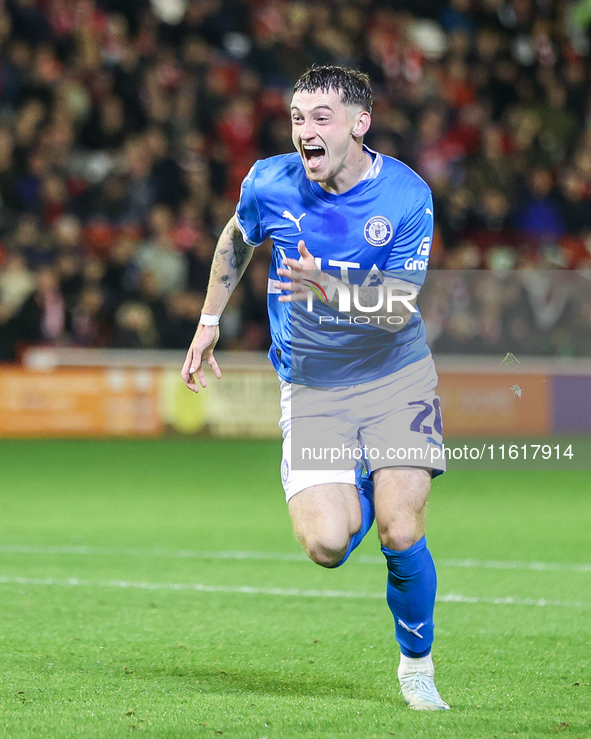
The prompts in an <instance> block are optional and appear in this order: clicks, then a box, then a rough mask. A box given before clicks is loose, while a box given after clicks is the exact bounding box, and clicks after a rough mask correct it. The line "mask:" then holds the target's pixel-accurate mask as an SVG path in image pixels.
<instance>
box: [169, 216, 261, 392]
mask: <svg viewBox="0 0 591 739" xmlns="http://www.w3.org/2000/svg"><path fill="white" fill-rule="evenodd" d="M253 253H254V247H253V246H249V245H248V244H246V243H244V241H243V239H242V235H241V232H240V230H239V228H238V224H237V222H236V216H232V218H230V220H229V221H228V223H227V224H226V227H225V228H224V230H223V231H222V234H221V236H220V238H219V240H218V243H217V246H216V250H215V254H214V256H213V262H212V265H211V272H210V275H209V284H208V286H207V295H206V297H205V302H204V304H203V311H202V315H203V314H205V316H221V314H222V311H223V310H224V308H225V307H226V305H227V303H228V300H229V299H230V296H231V295H232V293H233V292H234V288H235V287H236V285H237V284H238V282H239V281H240V278H241V277H242V275H243V274H244V270H245V269H246V267H247V266H248V263H249V262H250V260H251V259H252V255H253ZM219 337H220V331H219V327H218V326H205V325H204V324H203V323H201V322H200V323H199V324H198V326H197V331H196V332H195V336H194V337H193V341H192V342H191V346H190V347H189V351H188V352H187V357H186V359H185V363H184V364H183V369H182V370H181V377H182V378H183V380H184V382H185V385H186V386H187V387H188V388H189V390H192V391H193V392H195V393H198V392H199V385H201V387H207V381H206V379H205V374H204V372H203V362H204V361H205V362H207V363H208V364H209V366H210V367H211V368H212V370H213V372H214V374H215V376H216V377H217V378H218V379H219V378H220V377H221V376H222V373H221V372H220V368H219V367H218V364H217V362H216V361H215V359H214V356H213V350H214V348H215V345H216V344H217V342H218V339H219ZM194 375H197V379H198V380H199V385H198V384H197V382H196V381H195V377H194Z"/></svg>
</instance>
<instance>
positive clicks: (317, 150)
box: [291, 90, 369, 182]
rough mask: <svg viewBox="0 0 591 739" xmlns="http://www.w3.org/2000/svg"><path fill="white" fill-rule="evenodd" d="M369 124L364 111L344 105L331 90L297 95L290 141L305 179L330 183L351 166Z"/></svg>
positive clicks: (293, 109)
mask: <svg viewBox="0 0 591 739" xmlns="http://www.w3.org/2000/svg"><path fill="white" fill-rule="evenodd" d="M368 121H369V114H368V113H367V112H365V111H361V109H360V108H359V107H357V106H353V105H343V103H342V102H341V96H340V93H338V92H336V91H334V90H329V91H328V92H322V91H321V90H316V92H296V93H295V94H294V96H293V99H292V101H291V132H292V140H293V143H294V146H295V148H296V149H297V150H298V152H299V154H300V156H301V157H302V162H303V163H304V167H305V170H306V176H307V177H308V179H310V180H314V181H315V182H329V181H331V180H334V178H335V176H338V175H339V173H341V172H342V173H343V174H344V173H346V170H347V168H348V167H349V168H350V167H354V161H353V160H355V159H358V158H359V137H360V136H363V134H364V133H365V131H366V130H367V128H368V127H369V123H368Z"/></svg>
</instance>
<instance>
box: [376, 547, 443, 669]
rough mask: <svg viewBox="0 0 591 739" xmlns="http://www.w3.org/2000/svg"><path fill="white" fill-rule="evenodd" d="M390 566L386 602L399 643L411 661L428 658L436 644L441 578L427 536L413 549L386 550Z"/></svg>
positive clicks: (383, 550) (384, 548)
mask: <svg viewBox="0 0 591 739" xmlns="http://www.w3.org/2000/svg"><path fill="white" fill-rule="evenodd" d="M382 552H383V553H384V556H385V557H386V561H387V563H388V586H387V588H386V600H387V601H388V605H389V606H390V610H391V611H392V615H393V616H394V623H395V625H396V641H397V642H398V644H400V651H401V652H402V654H404V655H406V656H407V657H425V656H426V655H427V654H429V652H430V651H431V645H432V644H433V628H434V624H433V610H434V608H435V592H436V590H437V575H436V574H435V565H434V564H433V557H432V556H431V552H430V551H429V550H428V549H427V540H426V538H425V537H424V536H423V538H422V539H419V541H417V543H416V544H413V546H412V547H410V549H405V550H404V551H402V552H397V551H395V550H394V549H388V548H387V547H382Z"/></svg>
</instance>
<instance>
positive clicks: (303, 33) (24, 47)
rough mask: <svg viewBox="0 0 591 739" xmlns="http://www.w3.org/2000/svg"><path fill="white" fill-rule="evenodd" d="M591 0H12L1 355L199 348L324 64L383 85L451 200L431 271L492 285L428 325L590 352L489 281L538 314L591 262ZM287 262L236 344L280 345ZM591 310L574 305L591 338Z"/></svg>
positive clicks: (442, 338) (3, 99) (226, 329)
mask: <svg viewBox="0 0 591 739" xmlns="http://www.w3.org/2000/svg"><path fill="white" fill-rule="evenodd" d="M588 5H589V3H588V2H587V0H579V1H578V2H574V3H572V2H570V0H569V1H568V2H567V1H566V0H562V1H561V0H413V2H412V3H411V2H410V0H408V1H407V0H357V1H356V2H347V0H326V1H323V0H320V1H316V0H315V1H314V2H312V1H311V0H4V2H1V1H0V205H1V207H0V361H12V360H14V359H16V358H18V356H19V352H20V350H21V349H22V348H23V347H24V346H26V345H27V344H31V343H51V344H57V345H69V346H87V347H92V346H95V347H96V346H112V347H130V348H132V347H146V348H148V347H153V348H155V347H163V348H186V347H187V346H188V344H189V342H190V340H191V337H192V335H193V333H194V330H195V325H196V322H197V320H198V317H199V313H200V310H201V306H202V303H203V296H204V291H205V289H206V286H207V277H208V272H209V264H210V261H211V257H212V254H213V250H214V247H215V242H216V239H217V237H218V236H219V234H220V232H221V230H222V228H223V226H224V225H225V223H226V222H227V220H228V219H229V218H230V216H231V215H232V213H233V211H234V207H235V202H236V200H237V197H238V193H239V187H240V182H241V180H242V178H243V177H244V176H245V174H246V173H247V171H248V169H249V168H250V166H251V164H252V163H253V161H255V160H256V159H257V158H260V157H267V156H272V155H275V154H280V153H285V152H289V151H291V150H292V148H293V147H292V144H291V139H290V122H289V117H288V115H287V107H286V102H287V101H288V100H289V97H290V93H291V88H292V86H293V83H294V81H295V80H296V79H297V77H298V76H299V75H300V74H301V73H302V72H303V71H304V70H305V69H306V68H307V67H309V66H310V65H311V64H345V65H351V66H355V67H358V68H360V69H362V70H364V71H365V72H367V73H368V74H369V76H370V78H371V80H372V86H373V89H374V92H375V98H376V102H375V107H374V115H373V126H372V129H371V131H370V134H369V135H368V137H367V143H368V145H369V146H370V147H372V148H375V149H377V150H379V151H381V152H383V153H385V154H389V155H392V156H395V157H397V158H399V159H401V160H402V161H404V162H406V163H407V164H409V165H410V166H411V167H413V168H414V169H415V170H416V171H418V172H419V173H420V174H421V175H422V176H423V177H424V178H425V179H426V180H427V181H428V183H429V184H430V186H431V187H432V189H433V193H434V198H435V207H436V219H437V230H436V237H435V242H434V246H433V253H432V261H431V267H432V268H435V269H441V270H454V271H455V270H479V271H481V275H480V282H478V281H477V282H476V283H474V284H476V286H477V289H478V291H481V292H479V293H478V295H477V296H476V297H474V296H472V298H470V299H464V300H463V302H462V300H459V302H456V303H454V302H453V300H451V298H452V297H453V296H451V295H448V297H447V300H448V308H447V309H446V310H441V311H440V313H439V317H440V320H439V322H437V321H435V323H433V322H431V330H432V331H434V332H435V334H436V335H435V334H434V339H436V344H437V345H439V346H443V347H447V350H449V351H475V352H481V351H482V352H484V351H485V350H490V351H493V350H494V351H497V350H503V351H505V350H506V351H513V349H510V348H508V347H509V344H510V345H511V346H513V345H514V343H511V341H513V342H516V341H518V339H519V336H521V334H523V336H522V338H523V345H524V346H527V347H530V349H531V351H532V352H541V353H552V351H556V352H559V353H569V352H570V353H572V354H581V353H583V354H585V353H589V346H587V345H586V344H585V341H579V342H578V343H577V342H576V341H567V340H559V339H556V341H558V343H559V344H560V347H558V345H556V346H555V345H554V344H553V343H552V341H551V342H550V344H549V345H544V346H539V337H540V332H539V327H536V321H537V320H538V319H537V318H536V316H535V315H534V314H531V315H530V314H529V313H528V312H527V311H526V310H525V309H524V310H523V311H521V312H520V313H519V315H518V316H517V314H516V317H520V319H521V324H520V327H519V326H516V325H515V324H516V322H515V321H513V322H512V321H511V310H512V308H511V306H513V303H512V302H511V301H508V302H504V300H505V299H504V298H503V297H502V296H501V293H503V291H502V290H498V289H494V288H493V287H491V285H496V284H500V285H505V286H507V285H508V284H509V283H507V279H508V278H507V277H506V275H507V273H508V272H510V273H511V272H512V271H515V275H517V276H515V277H513V278H511V280H512V282H511V283H510V284H511V285H517V286H518V287H519V289H517V288H515V287H511V289H510V290H509V292H511V290H513V293H514V294H516V293H520V290H521V291H522V292H523V291H525V292H523V294H522V295H521V298H519V299H517V298H515V301H517V302H515V306H517V305H518V304H519V305H525V304H526V303H527V302H528V301H529V302H530V303H531V296H532V294H533V293H532V289H531V287H528V284H529V283H528V282H527V280H528V279H530V281H531V280H535V279H536V278H535V277H529V278H528V277H527V275H525V276H524V274H525V273H531V272H533V271H534V270H539V271H541V272H543V273H556V274H558V275H559V274H562V273H565V272H566V271H567V270H573V269H576V270H586V269H589V268H591V115H590V114H591V93H590V90H591V88H590V85H589V82H590V79H589V77H590V70H591V64H590V59H591V57H590V54H591V47H590V43H589V34H588V33H587V23H588V21H589V20H590V19H591V10H590V9H589V8H588V7H587V6H588ZM269 253H270V245H269V244H264V245H263V246H261V247H259V248H258V249H257V251H256V254H255V257H254V259H253V262H252V263H251V266H250V267H249V269H248V271H247V275H246V277H245V279H244V280H243V282H242V283H241V284H240V285H239V287H238V289H237V290H236V292H235V293H234V295H233V296H232V299H231V302H230V305H229V306H228V308H227V310H226V311H225V312H224V315H223V321H222V344H221V346H222V347H223V348H231V349H247V350H260V349H265V348H266V347H267V346H268V343H269V329H268V322H267V316H266V309H265V302H266V291H267V268H268V261H269ZM454 274H456V273H455V272H454ZM499 275H501V276H500V277H499ZM458 279H460V278H458ZM460 282H461V279H460ZM441 284H444V283H443V282H442V283H441ZM445 284H448V285H450V286H451V287H453V288H454V289H455V291H456V292H455V293H454V296H455V297H457V296H458V295H459V294H460V292H461V291H460V290H459V288H458V284H459V283H458V282H456V283H454V281H453V280H452V281H451V282H449V281H448V283H445ZM553 284H554V283H553ZM451 287H450V289H451ZM471 289H472V287H470V288H465V290H464V292H465V293H466V291H467V293H470V290H471ZM533 292H534V293H535V290H534V291H533ZM520 294H521V293H520ZM524 296H525V297H524ZM514 297H515V295H514ZM427 298H428V300H431V301H432V304H438V303H437V301H438V300H439V302H442V301H443V303H445V300H444V299H443V298H442V297H441V295H439V296H437V295H436V296H435V297H434V296H433V295H430V296H427ZM454 299H455V298H454ZM428 300H427V302H428ZM572 300H574V298H572V299H571V298H569V301H570V302H569V301H567V303H568V305H569V306H570V305H571V303H572ZM585 300H586V298H585V299H584V298H581V299H580V300H579V304H577V306H574V303H573V306H574V307H573V308H572V311H574V313H573V312H572V311H571V314H572V315H574V314H575V313H576V315H577V321H578V322H579V323H580V324H581V326H583V325H584V326H586V328H585V330H586V331H588V330H589V324H590V321H591V316H590V315H589V303H588V301H587V302H585ZM433 301H434V302H433ZM450 301H451V302H450ZM471 301H472V302H471ZM474 301H476V303H477V304H478V305H479V306H480V307H481V308H482V310H481V311H480V312H479V311H478V310H474V305H473V303H474ZM494 301H496V303H494ZM519 301H521V303H519ZM524 301H525V302H524ZM493 303H494V304H493ZM567 303H565V305H567ZM450 305H451V306H452V307H453V309H452V308H450ZM565 310H567V309H566V308H565ZM569 310H571V309H570V308H568V310H567V312H568V311H569ZM493 318H494V320H493ZM585 321H587V323H585ZM517 323H519V321H517ZM558 323H560V321H559V322H558ZM575 323H576V321H575ZM579 323H577V325H579ZM493 324H494V328H493ZM557 325H558V324H557ZM520 332H521V333H520ZM491 337H496V339H494V341H493V339H492V338H491ZM508 337H513V338H512V339H511V341H509V338H508ZM532 337H537V338H536V340H535V341H534V340H533V338H532ZM505 339H507V342H508V343H507V346H505V344H503V342H504V341H505ZM495 342H497V343H495ZM499 342H500V343H499ZM542 343H544V342H542ZM555 343H556V342H555ZM497 344H498V346H497ZM501 344H502V346H501ZM585 346H586V348H585ZM483 347H484V348H483ZM549 347H550V348H549ZM552 347H554V348H552ZM487 348H488V349H487ZM530 349H526V351H529V350H530Z"/></svg>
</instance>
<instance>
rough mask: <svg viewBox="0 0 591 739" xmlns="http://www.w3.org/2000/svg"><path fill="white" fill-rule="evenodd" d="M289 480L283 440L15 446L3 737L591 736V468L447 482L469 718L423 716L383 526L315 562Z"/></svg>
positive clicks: (448, 608)
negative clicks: (414, 699) (305, 550)
mask: <svg viewBox="0 0 591 739" xmlns="http://www.w3.org/2000/svg"><path fill="white" fill-rule="evenodd" d="M278 467H279V444H278V443H277V442H256V441H244V442H221V441H211V440H178V439H165V440H159V441H130V440H117V441H80V440H76V441H3V442H0V488H1V490H0V492H1V496H0V500H1V512H2V513H1V516H0V532H1V533H0V563H1V566H0V594H1V617H0V660H1V662H0V696H1V698H0V735H3V736H7V737H10V738H11V739H12V738H14V739H16V738H20V737H23V738H24V737H26V738H27V739H29V738H30V737H35V738H36V739H45V738H51V739H62V738H64V739H69V738H70V737H87V738H89V739H90V738H94V737H101V738H103V737H104V738H108V739H114V738H117V737H128V736H130V734H137V735H141V736H145V737H155V738H157V739H181V738H182V739H194V738H195V739H201V738H202V737H211V738H212V739H215V738H216V737H228V739H230V738H235V739H263V738H264V737H267V739H274V738H276V737H277V738H279V737H285V738H286V739H297V738H299V737H305V738H306V739H346V738H348V737H355V738H358V739H374V738H379V739H388V738H389V737H392V736H394V737H402V738H404V739H407V738H408V739H410V738H413V739H414V738H415V737H416V738H419V739H422V738H425V739H431V738H432V737H434V738H437V737H444V738H449V739H464V738H465V739H476V738H477V737H487V738H489V739H497V738H498V739H500V738H501V737H514V736H517V737H557V736H564V737H572V738H576V739H587V738H588V737H591V687H590V684H591V565H590V564H589V563H590V562H591V547H590V544H591V534H590V532H591V494H590V492H591V491H590V487H591V485H590V483H591V478H590V474H589V472H450V473H448V474H446V475H444V476H443V477H442V478H438V479H437V480H436V481H435V482H434V485H433V492H432V496H431V502H430V507H429V534H428V538H429V542H430V547H431V549H432V552H433V555H434V557H435V561H436V563H437V564H438V573H439V595H440V600H439V602H438V604H437V608H436V643H435V649H434V657H435V662H436V666H437V684H438V687H439V689H440V691H441V693H442V695H443V697H444V698H445V700H447V701H448V702H449V703H450V705H451V707H452V710H451V711H449V712H446V713H434V714H422V713H413V712H411V711H409V710H408V709H407V708H406V706H404V704H403V702H402V699H401V697H400V695H399V694H398V688H397V682H396V677H395V674H396V669H395V667H396V663H397V649H396V645H395V642H394V639H393V622H392V617H391V615H390V613H389V611H388V609H387V606H386V603H385V600H384V599H383V597H382V594H383V592H384V589H385V566H384V565H383V564H382V563H381V561H380V558H381V555H380V553H379V547H378V543H377V536H376V534H375V529H374V531H372V532H370V534H369V535H368V537H367V538H366V540H365V541H364V543H363V545H362V546H361V547H360V549H359V550H358V552H356V553H355V554H354V555H353V556H352V558H351V560H350V561H349V562H348V563H347V565H346V566H345V567H343V568H341V569H339V570H336V571H327V570H323V569H321V568H319V567H317V566H316V565H313V564H312V563H311V562H308V561H307V560H306V559H305V558H304V557H302V556H301V553H300V550H299V547H298V545H297V543H296V542H295V540H294V538H293V535H292V533H291V530H290V525H289V521H288V516H287V512H286V510H285V505H284V502H283V494H282V490H281V486H280V483H279V469H278ZM238 553H242V554H238ZM536 563H537V564H536Z"/></svg>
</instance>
